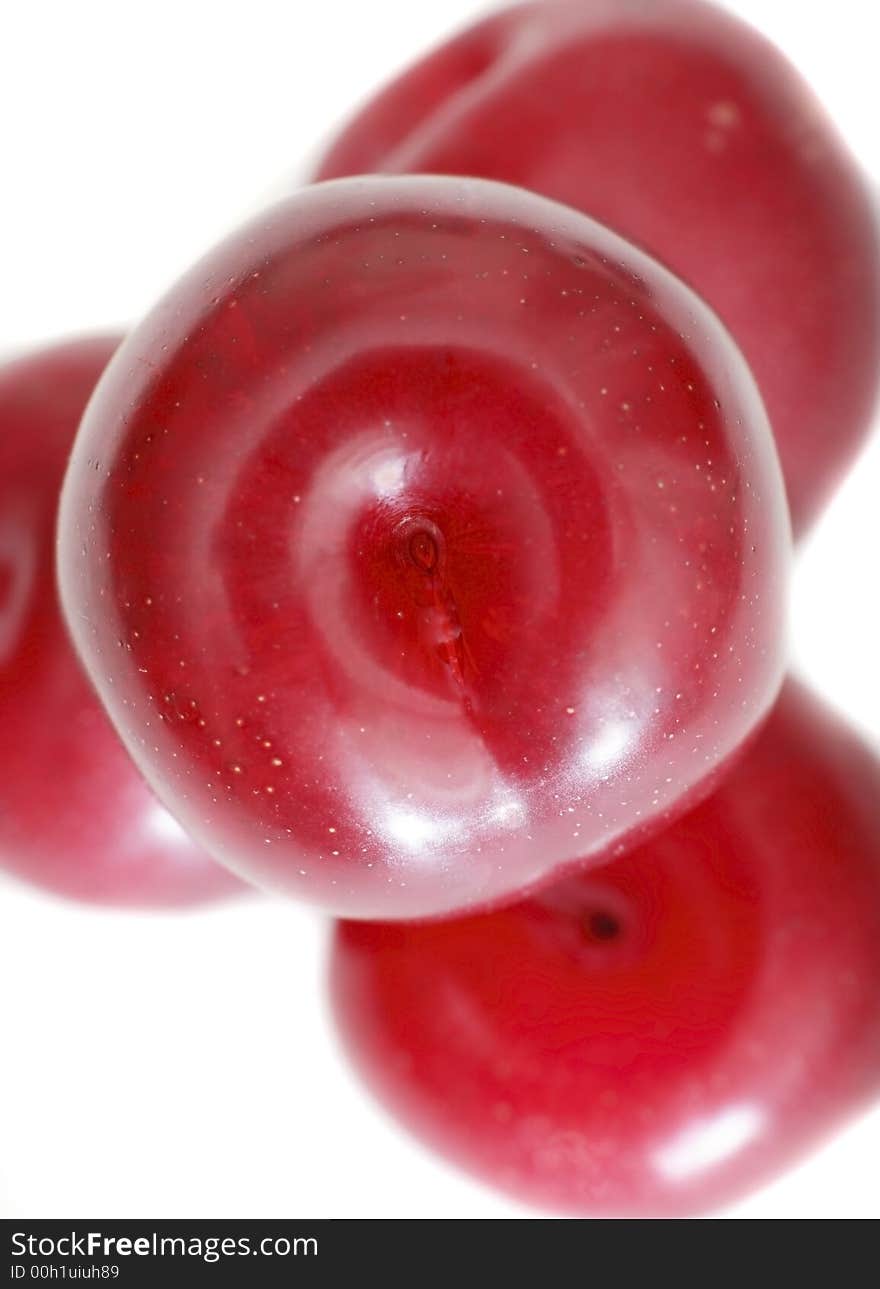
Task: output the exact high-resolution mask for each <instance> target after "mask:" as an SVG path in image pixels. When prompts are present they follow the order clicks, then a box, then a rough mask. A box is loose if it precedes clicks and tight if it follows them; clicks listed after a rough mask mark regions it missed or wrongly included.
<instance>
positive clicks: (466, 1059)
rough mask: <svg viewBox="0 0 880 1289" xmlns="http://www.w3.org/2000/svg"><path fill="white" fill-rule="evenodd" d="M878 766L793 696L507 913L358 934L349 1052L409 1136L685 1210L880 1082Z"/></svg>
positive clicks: (781, 1163) (345, 976)
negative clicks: (630, 831)
mask: <svg viewBox="0 0 880 1289" xmlns="http://www.w3.org/2000/svg"><path fill="white" fill-rule="evenodd" d="M878 800H880V762H878V760H877V757H876V755H875V754H874V752H873V751H871V750H869V749H868V748H867V747H866V746H865V745H864V744H863V743H862V742H861V741H860V739H859V738H857V737H856V736H855V735H854V734H853V733H852V732H851V731H850V730H848V729H847V728H845V727H844V726H843V725H842V723H841V722H840V721H839V720H838V719H837V717H836V716H834V715H832V714H831V713H829V711H828V710H827V709H825V708H823V707H822V706H821V705H820V704H819V703H818V702H817V700H816V699H815V698H813V697H812V696H810V695H809V694H808V693H807V692H806V691H805V690H803V689H801V688H800V687H799V686H798V685H796V684H795V683H793V682H789V683H788V684H787V685H786V687H785V688H784V690H783V693H782V696H781V698H780V700H779V702H778V704H777V706H776V708H775V710H774V712H773V714H772V715H771V717H770V719H769V721H768V722H767V724H766V725H765V726H764V728H763V729H762V731H761V733H760V734H759V736H758V737H757V739H756V740H755V741H754V742H753V743H752V744H751V746H750V748H749V749H748V750H747V752H746V753H745V754H744V756H743V758H742V759H741V760H740V762H739V763H738V764H737V766H736V767H735V768H734V770H733V771H732V772H731V774H730V775H729V776H728V777H727V778H726V779H725V781H724V783H723V785H722V787H721V788H720V789H719V790H718V791H717V792H716V793H715V794H714V795H713V796H712V797H711V798H709V799H708V800H707V801H705V802H704V803H703V804H702V805H700V806H699V807H697V808H696V809H695V810H694V811H692V812H691V813H690V814H688V815H686V816H685V817H684V818H682V819H681V820H679V821H678V822H677V823H676V824H674V825H673V826H672V827H671V828H669V829H668V830H666V831H665V832H663V833H662V834H660V835H659V836H657V837H656V838H655V839H654V840H653V841H651V842H649V843H647V844H646V845H645V846H643V847H640V848H639V849H637V850H633V851H631V852H630V853H629V854H627V856H626V857H624V858H623V859H620V860H617V861H615V862H614V863H613V864H610V865H608V866H607V867H605V868H603V869H601V870H599V871H591V872H585V873H584V874H582V875H578V876H575V877H572V878H569V879H567V880H565V881H563V882H561V883H559V884H557V885H554V886H550V887H548V888H546V889H545V890H544V891H543V892H542V893H540V894H539V895H537V896H535V897H532V898H531V899H529V900H527V901H523V902H521V903H519V904H516V905H512V906H510V907H508V908H506V909H504V910H501V911H499V912H496V913H493V914H486V915H482V916H479V917H472V918H468V919H462V920H458V921H447V922H444V923H435V924H422V925H409V926H407V925H404V924H400V923H396V924H384V925H383V924H379V923H377V924H367V923H354V922H350V923H341V924H340V925H339V928H338V931H337V935H336V939H335V943H334V953H333V958H332V972H331V978H332V994H333V1000H334V1005H335V1011H336V1014H337V1018H338V1023H339V1026H340V1029H341V1033H342V1036H343V1039H344V1041H345V1043H346V1046H347V1047H348V1049H349V1051H350V1053H351V1055H352V1057H353V1059H354V1061H355V1063H356V1064H357V1065H358V1066H359V1067H360V1069H361V1071H362V1073H363V1074H364V1076H365V1077H366V1079H367V1081H368V1083H369V1084H370V1085H371V1086H372V1088H373V1089H374V1091H376V1092H377V1094H378V1095H379V1097H380V1098H381V1099H382V1100H383V1101H384V1102H385V1103H386V1104H387V1105H388V1106H389V1107H390V1108H391V1109H392V1110H393V1111H394V1113H395V1114H396V1115H398V1116H399V1117H400V1118H401V1119H402V1120H403V1121H404V1122H405V1123H406V1124H407V1126H408V1127H410V1128H411V1129H412V1130H413V1131H414V1132H416V1133H417V1134H418V1135H419V1136H421V1137H423V1138H424V1139H425V1140H427V1141H428V1142H430V1143H431V1144H432V1145H433V1146H435V1147H436V1148H437V1149H438V1150H440V1151H441V1152H442V1153H443V1154H446V1155H448V1156H450V1157H451V1158H453V1159H454V1160H456V1161H457V1162H458V1163H460V1164H462V1165H463V1166H464V1167H465V1168H467V1169H469V1170H470V1171H472V1172H474V1173H476V1174H477V1175H478V1176H480V1177H482V1178H483V1179H484V1180H486V1181H489V1182H490V1183H492V1184H493V1185H496V1186H498V1187H500V1188H502V1189H504V1190H506V1191H509V1192H510V1193H512V1194H513V1195H515V1196H517V1197H518V1198H520V1199H525V1200H526V1201H529V1202H531V1203H534V1204H537V1205H538V1206H540V1207H543V1208H547V1209H550V1210H559V1211H562V1212H570V1213H584V1214H597V1215H607V1216H613V1215H620V1216H623V1215H631V1214H634V1215H643V1216H654V1215H656V1216H664V1215H676V1214H680V1215H686V1214H690V1213H696V1212H702V1211H705V1210H707V1209H712V1208H715V1207H717V1206H719V1205H721V1204H725V1203H729V1202H731V1201H732V1200H734V1199H736V1198H738V1197H740V1196H742V1195H743V1194H745V1193H746V1192H747V1191H748V1190H749V1189H750V1188H752V1187H754V1186H757V1185H760V1184H761V1183H762V1182H765V1181H767V1180H769V1179H770V1178H771V1177H772V1176H774V1175H775V1174H776V1173H777V1172H779V1171H780V1170H781V1169H782V1168H784V1167H785V1166H786V1165H788V1164H790V1163H792V1162H793V1161H794V1160H796V1159H797V1158H798V1157H799V1156H801V1155H802V1154H803V1153H804V1152H805V1151H806V1150H807V1149H808V1148H809V1147H810V1146H813V1145H815V1144H817V1143H818V1142H819V1141H820V1140H821V1139H822V1137H823V1136H825V1135H826V1134H827V1133H828V1132H829V1131H830V1130H831V1129H833V1128H834V1127H835V1126H838V1125H839V1124H840V1122H841V1121H842V1120H844V1119H845V1118H846V1117H847V1116H848V1115H850V1114H851V1113H852V1112H854V1111H855V1110H856V1109H858V1108H859V1107H860V1106H862V1105H863V1104H864V1103H865V1101H866V1099H867V1098H869V1097H870V1096H872V1095H876V1094H877V1092H878V1089H880V814H878V809H877V803H878Z"/></svg>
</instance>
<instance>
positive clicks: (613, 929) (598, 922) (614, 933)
mask: <svg viewBox="0 0 880 1289" xmlns="http://www.w3.org/2000/svg"><path fill="white" fill-rule="evenodd" d="M583 925H584V934H585V935H586V937H587V939H588V940H598V941H601V942H602V943H606V942H607V941H609V940H616V939H617V937H618V936H619V935H620V931H621V926H620V922H619V920H618V919H617V918H616V917H615V916H614V914H613V913H606V912H605V910H604V909H593V910H592V911H591V912H589V913H587V914H585V915H584V923H583Z"/></svg>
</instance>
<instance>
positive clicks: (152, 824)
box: [144, 801, 191, 847]
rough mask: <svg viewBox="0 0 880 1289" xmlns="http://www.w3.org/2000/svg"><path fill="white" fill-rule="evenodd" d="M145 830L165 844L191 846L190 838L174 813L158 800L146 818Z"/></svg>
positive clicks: (154, 838)
mask: <svg viewBox="0 0 880 1289" xmlns="http://www.w3.org/2000/svg"><path fill="white" fill-rule="evenodd" d="M144 831H145V832H146V833H147V834H148V836H149V837H150V838H151V839H152V840H153V841H156V842H160V843H161V844H162V845H164V846H181V847H182V846H189V845H190V844H191V843H190V839H189V836H188V834H187V833H186V832H185V830H184V829H183V828H182V827H181V826H180V824H179V823H178V822H177V820H176V819H175V818H174V816H173V815H171V814H169V813H168V811H167V810H166V809H165V807H164V806H161V805H160V804H159V802H158V801H157V802H156V803H155V805H154V806H153V807H152V809H151V810H150V811H149V813H148V814H147V816H146V818H145V820H144Z"/></svg>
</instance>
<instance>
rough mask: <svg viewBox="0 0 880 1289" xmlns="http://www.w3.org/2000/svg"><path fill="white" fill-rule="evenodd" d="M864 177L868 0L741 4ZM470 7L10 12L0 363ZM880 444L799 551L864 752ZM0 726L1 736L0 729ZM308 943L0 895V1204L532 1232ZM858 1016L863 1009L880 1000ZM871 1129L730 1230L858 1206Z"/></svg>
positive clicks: (110, 313)
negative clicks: (354, 1029) (439, 1221)
mask: <svg viewBox="0 0 880 1289" xmlns="http://www.w3.org/2000/svg"><path fill="white" fill-rule="evenodd" d="M729 7H730V8H732V9H735V10H737V11H738V12H740V13H742V14H743V15H745V16H747V17H750V18H751V19H753V20H754V22H755V23H756V25H758V26H760V27H761V28H762V29H763V30H764V31H765V32H766V33H767V34H769V35H770V36H772V37H774V38H775V39H776V40H777V42H778V43H779V44H781V45H782V47H783V48H784V49H785V50H786V51H787V52H788V54H789V55H790V56H791V57H792V59H793V60H794V61H795V62H796V64H797V65H798V66H800V68H801V69H802V70H803V71H804V72H805V73H806V74H807V76H808V78H809V79H810V80H811V81H812V83H813V84H814V86H815V87H816V88H817V89H818V91H819V93H820V95H821V97H823V98H824V100H825V102H826V104H827V105H828V107H829V108H830V110H831V112H832V114H833V115H834V116H835V117H836V119H837V121H838V123H839V124H840V125H841V127H842V128H843V130H844V133H845V134H846V135H847V136H848V137H849V140H850V142H851V144H852V146H853V147H854V149H855V151H856V152H857V153H858V154H859V155H860V157H861V159H862V161H863V162H864V163H865V164H866V165H867V166H868V167H869V169H870V170H871V171H872V173H873V175H874V178H875V181H877V182H880V145H878V131H877V121H878V119H880V110H878V109H880V103H878V91H877V83H876V75H877V71H876V50H877V39H878V34H880V20H878V16H877V14H876V11H875V10H876V7H875V4H874V3H873V0H835V3H834V4H833V5H832V6H830V7H829V5H828V3H827V0H821V2H816V3H813V2H812V0H799V3H797V4H795V3H793V0H739V2H738V3H730V4H729ZM477 12H479V7H478V6H477V5H475V4H474V2H473V0H423V3H421V4H419V3H412V0H322V2H321V3H320V4H318V5H315V4H311V3H309V4H305V3H302V2H301V0H235V2H234V3H226V2H225V0H213V3H211V2H208V0H206V2H205V3H193V2H192V0H170V2H168V0H152V3H151V4H149V5H143V4H135V3H133V0H107V2H99V0H65V2H62V0H59V3H55V4H53V3H46V2H45V0H30V2H29V3H28V4H15V5H13V4H9V5H8V6H7V7H6V9H5V11H4V18H3V29H2V34H0V122H2V153H0V183H2V185H3V188H4V196H3V201H2V205H0V284H2V297H0V300H2V304H0V354H7V353H10V352H12V351H15V350H19V349H22V348H25V347H26V346H28V345H31V344H34V343H38V342H41V341H44V340H48V339H52V338H55V337H57V336H59V335H61V334H64V333H68V332H74V331H77V330H82V329H90V328H91V329H94V328H102V329H106V328H107V327H109V326H111V325H123V324H124V323H125V322H126V321H127V320H129V319H133V318H136V317H137V316H138V315H140V314H141V313H143V312H144V310H145V309H146V308H147V307H148V306H149V305H150V304H151V302H152V301H153V300H154V299H155V297H156V296H157V295H158V294H159V292H160V291H161V290H162V289H163V288H164V287H165V286H166V285H168V284H169V283H170V282H171V281H172V280H173V279H174V278H175V277H176V276H177V275H178V273H179V272H180V271H181V270H183V269H184V268H185V267H186V266H187V265H188V263H189V262H190V261H191V260H192V259H194V258H195V257H196V256H197V255H199V254H200V253H201V252H202V251H203V250H204V249H206V248H207V247H208V246H209V245H210V244H211V243H212V242H214V241H216V240H217V239H218V238H219V237H220V236H222V235H223V234H224V232H226V231H227V230H228V229H229V228H230V227H231V226H233V225H234V224H236V223H237V222H238V221H239V220H240V219H241V218H242V217H243V216H245V215H246V214H248V213H249V212H250V211H251V210H252V209H254V207H256V206H259V205H260V204H261V203H262V202H263V201H265V200H267V199H269V198H273V197H275V196H278V195H281V194H282V193H283V192H284V191H285V189H286V187H288V186H289V185H290V183H291V181H292V179H293V178H294V177H295V176H296V174H297V173H298V172H299V173H304V167H305V165H306V164H307V162H308V161H310V160H311V159H312V158H313V157H314V156H316V155H317V152H318V149H319V146H320V144H321V142H322V141H323V140H324V138H325V137H326V135H327V134H328V132H329V131H330V128H331V126H332V125H333V124H335V123H337V122H338V121H339V120H340V118H342V117H343V116H344V115H346V114H347V113H348V111H349V110H350V109H351V107H352V106H353V105H354V104H355V103H356V102H357V101H359V100H360V99H361V98H362V97H364V96H365V95H366V94H367V93H369V91H370V90H371V89H372V88H373V87H374V86H375V85H376V84H378V83H379V82H380V81H381V80H383V78H385V77H386V76H387V75H388V74H389V73H391V72H392V71H394V70H396V69H397V68H398V67H401V66H403V65H404V64H406V63H407V62H408V61H409V60H410V59H411V58H412V57H414V56H415V55H416V53H418V52H420V51H421V50H422V48H423V47H424V46H425V45H427V44H430V43H431V42H433V41H435V40H437V39H438V38H440V37H441V36H443V35H445V34H446V33H447V32H448V31H450V30H451V29H452V28H453V27H455V26H456V25H457V24H460V23H461V22H462V21H463V20H469V19H470V18H471V17H472V16H473V15H474V14H475V13H477ZM878 496H880V436H878V438H877V439H875V441H874V443H873V446H872V447H871V448H870V449H869V451H868V452H867V453H866V454H865V455H864V457H863V458H862V460H861V461H860V463H859V466H858V469H857V471H856V472H855V473H854V474H853V475H852V476H851V477H850V479H849V481H848V482H847V484H846V486H845V487H844V489H843V490H842V491H841V492H840V494H839V495H838V497H837V500H836V501H835V503H834V505H833V507H832V508H831V509H830V510H829V512H828V513H827V516H826V518H825V519H824V521H823V523H822V525H821V526H820V528H819V529H818V530H817V531H816V532H815V534H814V536H813V538H812V539H811V541H810V543H809V545H808V547H807V549H806V550H805V551H804V552H803V553H802V554H801V557H800V560H799V566H798V569H797V574H796V578H795V586H794V601H793V635H794V637H795V649H796V657H797V660H798V663H799V666H800V669H801V671H802V672H803V673H804V674H805V675H806V676H807V677H809V678H810V679H811V680H812V681H813V682H815V684H816V685H817V686H819V687H820V688H821V689H823V690H824V691H825V693H826V694H827V695H829V696H830V697H831V698H832V699H834V700H835V701H836V702H837V703H838V705H839V706H840V707H842V709H843V710H845V711H846V712H848V713H849V714H850V715H851V716H852V717H853V718H854V719H855V720H856V721H858V722H859V723H860V724H861V725H862V726H863V727H864V728H867V729H869V730H871V731H873V732H874V733H875V734H878V733H880V680H878V657H880V647H878V646H880V630H878V610H877V602H878V585H880V577H878V572H877V559H876V555H877V551H878V537H880V514H878V503H877V498H878ZM0 737H2V723H0ZM324 961H325V927H324V925H323V923H322V922H321V921H320V920H319V919H318V918H316V917H315V916H314V915H313V914H311V913H309V912H306V911H304V910H302V909H299V908H296V907H293V906H288V905H284V904H280V903H270V902H269V901H266V900H263V899H261V898H259V897H256V898H254V899H252V900H250V901H247V902H246V903H245V904H242V905H237V906H235V907H230V908H227V909H225V910H222V911H217V912H212V913H208V914H198V915H187V916H183V915H180V916H169V917H156V916H152V917H140V916H133V915H122V914H115V913H114V914H107V913H97V912H91V911H86V910H82V909H79V908H76V907H73V906H69V905H65V904H61V903H59V902H54V901H52V900H50V899H49V898H48V897H45V896H40V895H36V894H34V893H31V892H29V891H25V890H24V889H23V888H20V887H18V886H12V885H11V884H3V885H0V1033H2V1034H3V1043H2V1049H0V1215H3V1216H10V1217H11V1216H24V1215H27V1216H30V1217H37V1216H45V1217H51V1216H57V1217H70V1216H83V1215H87V1214H91V1215H95V1214H98V1215H100V1216H106V1217H122V1216H127V1217H141V1216H143V1217H171V1216H186V1217H347V1216H350V1217H372V1216H376V1217H391V1216H405V1217H416V1216H435V1217H504V1216H523V1215H527V1214H526V1213H525V1211H524V1210H520V1209H518V1208H515V1207H514V1206H513V1205H512V1204H510V1203H508V1202H507V1201H506V1200H504V1199H503V1198H500V1197H497V1196H496V1195H494V1194H492V1193H491V1192H489V1191H487V1190H484V1189H483V1188H482V1187H480V1186H478V1185H476V1184H475V1183H473V1182H471V1181H469V1180H468V1178H466V1177H464V1176H462V1175H460V1174H458V1173H457V1172H454V1171H452V1170H451V1169H449V1168H447V1167H446V1166H445V1165H443V1164H442V1163H439V1162H437V1161H436V1160H435V1159H434V1158H433V1157H432V1156H430V1155H429V1154H427V1153H426V1152H423V1150H422V1149H421V1148H420V1147H419V1146H418V1145H417V1144H415V1143H413V1142H411V1141H410V1140H409V1139H408V1138H406V1137H404V1136H403V1135H402V1134H401V1133H399V1132H398V1130H397V1129H396V1128H395V1126H394V1125H393V1124H391V1123H390V1121H388V1120H387V1119H386V1118H385V1116H384V1114H383V1113H382V1112H380V1111H379V1110H378V1109H376V1108H375V1107H374V1106H373V1104H372V1103H371V1102H370V1101H369V1100H368V1099H367V1098H366V1096H365V1095H364V1094H363V1093H362V1092H361V1090H360V1088H359V1086H358V1084H357V1082H356V1081H355V1079H354V1078H353V1076H352V1075H351V1074H350V1073H349V1071H348V1070H347V1069H346V1067H345V1065H344V1064H343V1063H342V1062H341V1060H340V1059H339V1056H338V1052H337V1049H336V1045H335V1039H334V1037H333V1034H332V1031H331V1028H330V1026H329V1023H328V1020H327V1017H326V1014H325V1004H324V997H323V971H324ZM878 1005H880V1003H878ZM878 1155H880V1112H877V1113H874V1114H873V1115H871V1116H869V1117H868V1118H866V1119H862V1120H861V1121H860V1122H859V1123H857V1124H855V1125H853V1126H852V1127H851V1128H850V1129H849V1130H847V1131H846V1132H845V1133H844V1134H843V1135H842V1136H840V1137H838V1138H837V1139H836V1140H835V1141H834V1142H832V1143H831V1144H830V1145H829V1146H828V1147H827V1148H826V1149H824V1150H823V1151H822V1152H821V1153H820V1154H818V1155H816V1156H814V1157H813V1158H812V1159H811V1160H810V1161H809V1162H808V1163H807V1164H805V1165H803V1166H802V1167H800V1168H799V1169H798V1170H797V1171H795V1172H793V1173H791V1174H789V1175H788V1176H787V1177H785V1178H784V1179H782V1180H781V1181H779V1182H777V1183H776V1184H775V1185H773V1186H772V1187H770V1188H769V1189H766V1190H764V1191H763V1192H761V1193H760V1194H757V1195H755V1196H753V1197H751V1198H750V1199H749V1200H748V1201H747V1202H745V1203H743V1204H740V1205H739V1206H738V1207H737V1208H736V1209H734V1210H731V1211H730V1216H737V1217H738V1216H749V1217H797V1216H816V1217H848V1216H862V1217H867V1216H872V1217H876V1216H878V1215H880V1184H878V1182H877V1169H876V1160H877V1158H878Z"/></svg>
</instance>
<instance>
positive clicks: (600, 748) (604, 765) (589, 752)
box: [582, 718, 640, 771]
mask: <svg viewBox="0 0 880 1289" xmlns="http://www.w3.org/2000/svg"><path fill="white" fill-rule="evenodd" d="M639 730H640V726H639V724H638V722H636V721H631V720H619V719H613V718H612V719H609V720H607V721H606V722H605V724H604V725H603V726H602V727H601V728H600V730H599V731H598V733H597V734H596V736H595V738H593V739H591V740H590V742H589V743H588V744H587V746H586V747H585V748H584V752H583V757H582V762H583V764H584V766H585V767H586V768H587V769H588V770H598V771H603V770H612V769H613V768H614V767H615V766H616V765H618V764H619V763H620V762H621V761H622V760H623V759H624V758H625V756H626V753H627V752H628V750H629V749H630V747H632V745H633V742H634V740H636V739H638V737H639Z"/></svg>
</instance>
